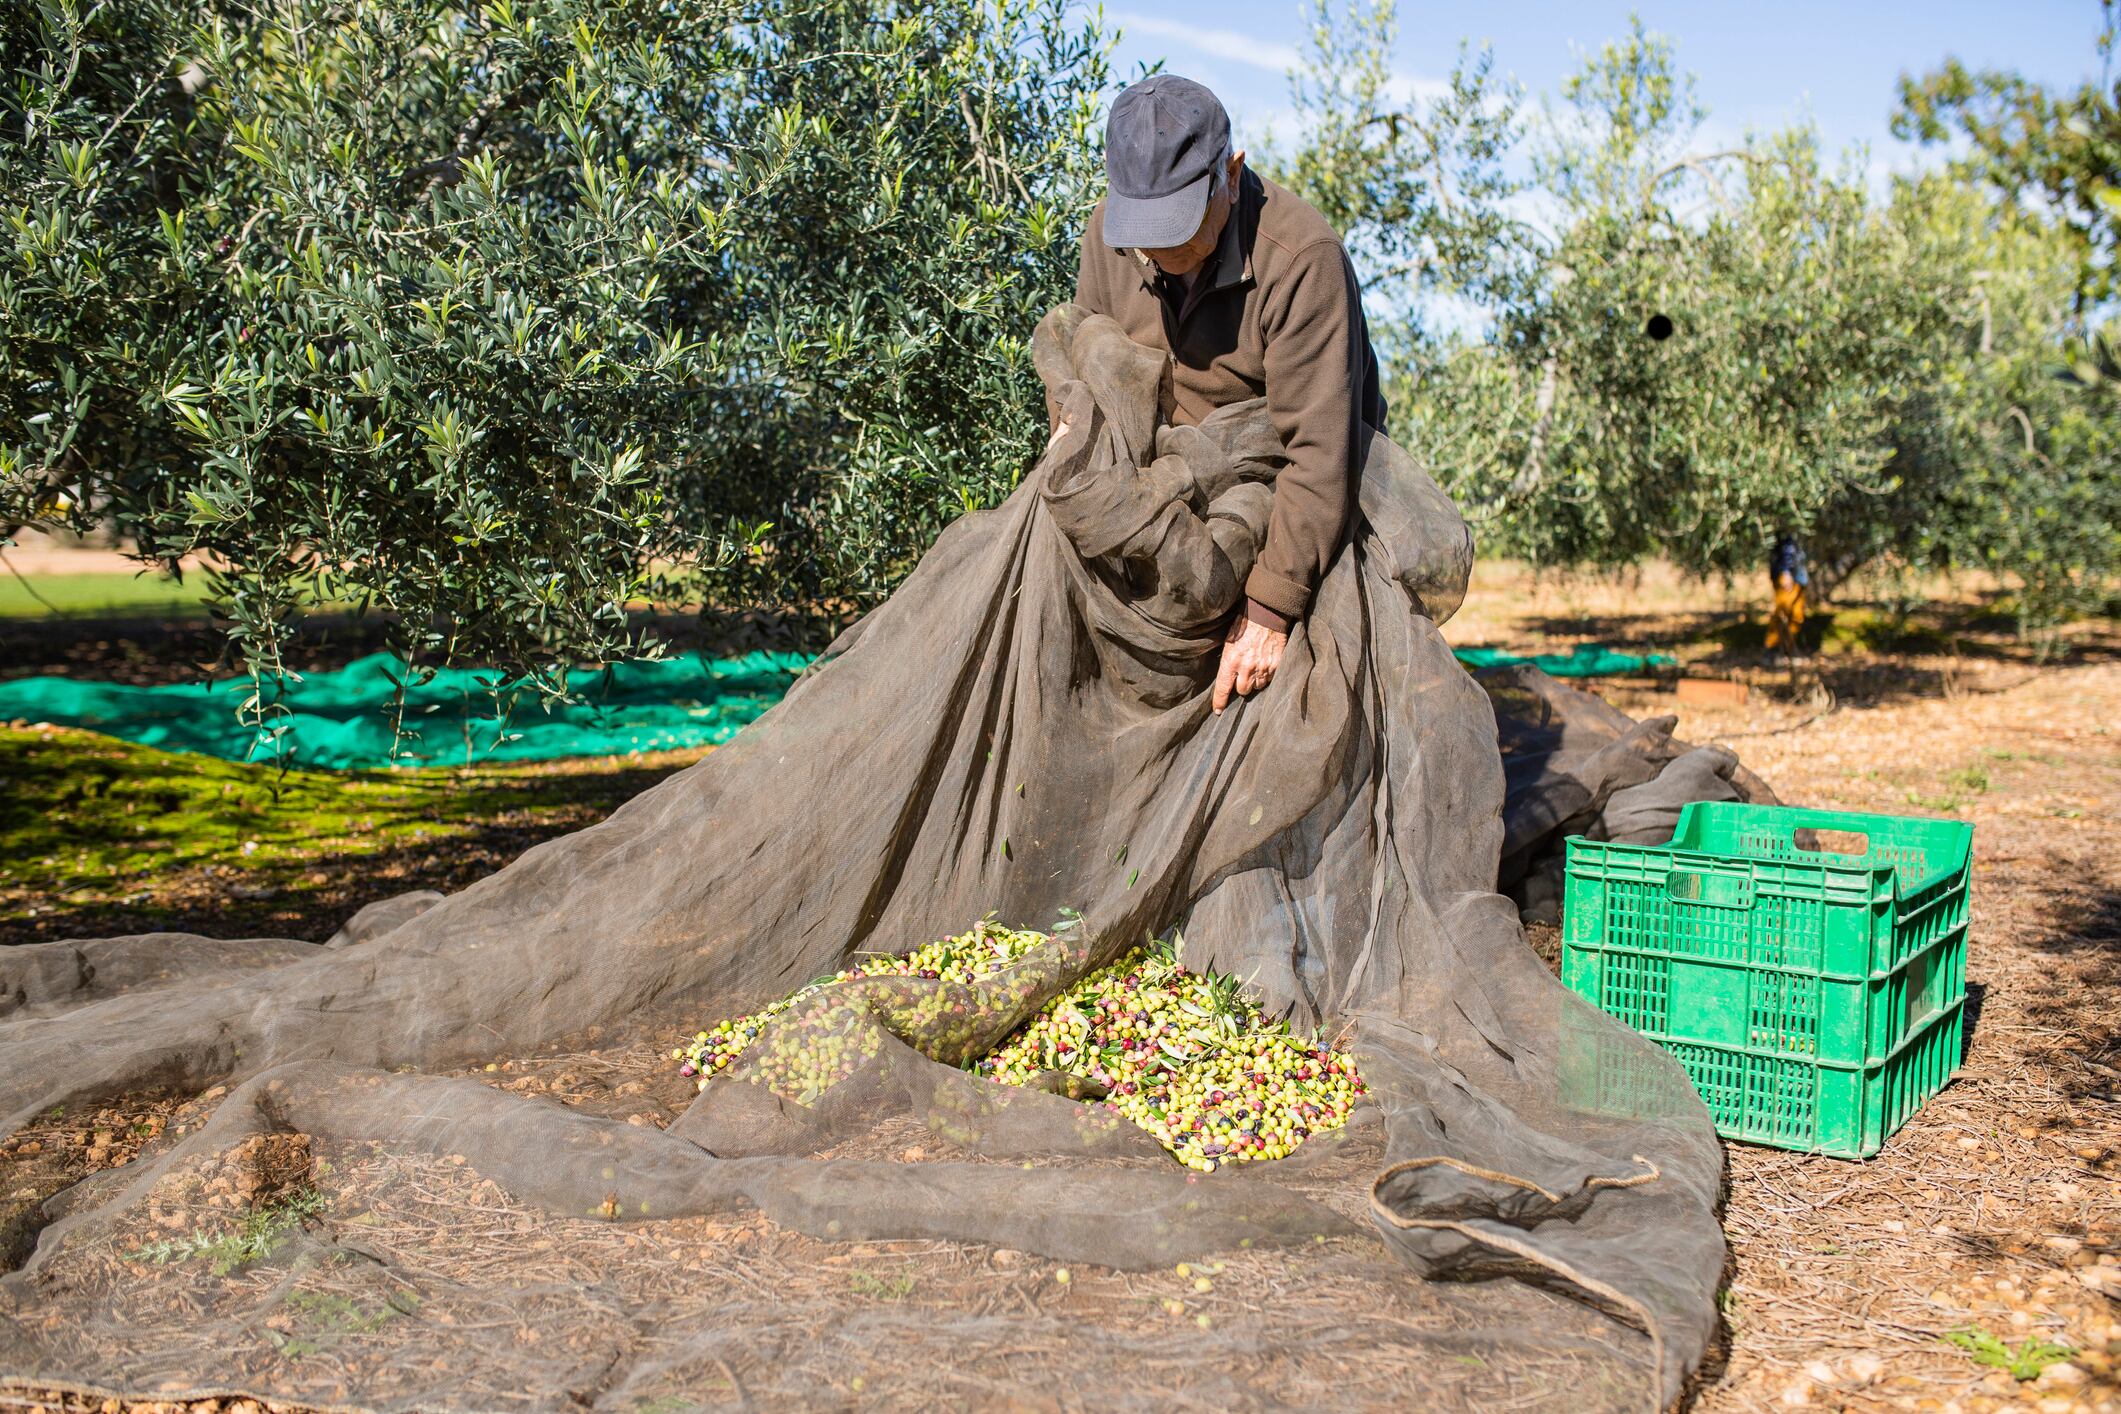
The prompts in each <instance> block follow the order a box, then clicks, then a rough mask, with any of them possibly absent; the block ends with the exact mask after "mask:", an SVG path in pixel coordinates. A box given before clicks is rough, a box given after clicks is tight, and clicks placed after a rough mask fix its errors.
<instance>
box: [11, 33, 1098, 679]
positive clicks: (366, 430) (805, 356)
mask: <svg viewBox="0 0 2121 1414" xmlns="http://www.w3.org/2000/svg"><path fill="white" fill-rule="evenodd" d="M0 24H5V25H6V26H7V32H6V38H7V41H8V45H9V49H10V52H11V53H20V54H24V55H27V56H29V58H28V62H27V63H25V64H24V65H23V66H22V67H21V68H20V69H19V70H18V75H17V80H16V82H15V84H14V86H13V87H12V88H11V89H10V90H9V91H8V92H7V94H6V95H5V97H4V99H0V101H4V103H5V104H6V109H5V114H4V118H5V121H6V123H7V124H8V125H9V126H10V127H11V128H14V129H16V130H17V131H18V132H19V134H20V139H21V140H20V141H10V142H9V143H8V144H6V145H5V146H4V147H0V214H4V216H5V219H6V223H7V235H6V239H7V240H8V242H9V243H10V244H9V248H8V249H7V250H6V255H7V257H8V258H7V259H6V260H5V262H4V263H0V319H4V320H5V324H4V335H5V337H4V341H0V516H4V517H5V520H6V523H8V524H14V525H19V524H23V523H51V522H53V521H54V520H58V521H62V522H64V523H66V524H70V525H72V526H74V527H76V528H81V527H85V526H87V525H89V524H92V523H107V524H110V525H113V526H115V527H117V528H118V529H119V530H121V531H123V532H124V533H126V534H128V535H130V536H131V537H133V538H134V539H135V540H136V541H137V543H138V545H139V547H140V549H141V551H142V553H143V554H145V555H147V556H150V557H153V558H162V559H166V558H173V557H175V556H177V555H180V554H183V553H186V552H192V551H203V552H207V553H208V554H210V555H211V556H212V557H213V558H214V559H215V560H216V561H217V562H218V563H219V564H221V565H222V566H224V567H225V569H224V571H223V572H222V573H221V574H220V575H219V576H218V577H217V580H216V589H217V591H218V593H219V596H220V600H221V606H222V608H223V610H224V611H225V613H226V614H227V618H228V623H229V626H230V632H231V634H232V636H233V637H234V639H235V641H236V644H237V646H238V648H239V649H240V651H241V653H242V654H243V656H244V657H245V658H246V660H247V661H249V662H250V663H251V665H252V666H253V667H254V668H257V669H259V670H261V672H263V673H265V674H268V675H269V674H270V672H271V670H272V669H274V668H275V667H277V665H278V662H279V657H278V655H279V651H280V645H281V642H282V641H283V639H284V637H285V634H286V631H287V626H288V624H289V620H290V617H291V615H293V614H294V613H295V612H297V611H298V610H299V608H300V607H301V605H302V604H303V603H304V602H305V601H307V600H309V599H312V598H314V597H315V596H316V595H317V594H318V593H319V592H328V593H330V594H332V595H334V596H338V597H340V598H352V599H354V600H357V601H359V602H362V603H364V604H367V605H370V606H372V607H374V608H375V609H377V610H379V611H383V612H385V613H386V614H387V616H388V621H389V622H392V623H394V624H395V625H397V629H396V633H397V636H398V640H399V645H400V646H401V647H402V648H403V649H404V650H405V651H407V653H408V654H412V655H419V656H424V657H425V658H426V659H427V660H429V661H433V660H438V659H441V658H463V657H474V658H478V659H481V660H485V661H490V662H494V663H497V664H499V665H501V666H502V667H503V668H505V669H507V670H509V671H510V672H512V673H515V674H535V673H539V672H542V671H544V670H546V669H549V668H550V667H552V666H553V665H555V664H559V663H563V662H566V661H570V660H573V661H579V660H591V661H594V660H600V659H609V658H614V657H618V656H622V655H628V654H636V653H641V652H644V651H652V649H653V645H652V644H648V643H645V642H643V641H642V640H641V638H640V636H639V634H638V633H637V632H636V631H635V630H634V629H633V628H632V627H631V626H630V624H629V620H628V617H627V615H626V613H625V607H624V606H625V604H626V602H627V601H628V599H629V598H631V597H634V596H636V595H639V594H641V593H644V592H649V591H652V590H656V589H658V588H660V589H663V590H665V591H668V592H674V593H680V594H682V595H685V596H690V597H699V596H701V595H706V596H709V597H711V598H713V599H714V600H716V601H717V602H720V603H723V604H731V603H752V604H756V603H761V602H775V601H780V602H798V603H802V604H804V605H806V606H813V607H814V606H816V605H818V604H819V603H821V602H826V601H829V603H833V604H841V605H845V606H848V607H856V608H858V607H860V606H862V605H864V604H866V603H869V602H873V601H874V600H875V599H877V598H878V597H880V596H881V595H883V594H885V593H887V592H888V591H889V589H890V588H891V586H892V585H893V584H894V583H895V582H896V580H897V578H898V577H900V576H902V575H903V574H904V573H905V572H906V570H907V569H908V568H909V567H910V565H911V562H912V560H913V559H914V558H915V557H916V556H917V555H918V553H919V552H920V550H921V549H922V548H924V547H925V546H926V544H927V543H928V542H929V540H931V539H932V538H933V536H934V534H935V532H936V531H937V530H938V529H939V528H940V527H941V525H942V524H944V523H945V522H946V521H947V520H948V519H949V518H950V517H951V516H952V515H955V514H960V513H962V512H963V510H964V509H965V508H966V507H967V506H973V505H979V504H983V503H986V502H989V501H992V500H993V499H995V498H997V497H998V496H999V495H1000V494H1002V493H1003V492H1005V491H1006V489H1007V488H1008V486H1009V485H1010V483H1011V481H1012V479H1013V478H1014V477H1015V476H1016V475H1019V474H1020V472H1021V470H1022V468H1023V466H1024V464H1025V462H1026V460H1027V459H1028V458H1029V456H1030V455H1031V454H1032V453H1034V452H1035V450H1036V445H1037V443H1036V439H1037V438H1038V436H1039V434H1040V432H1041V431H1042V428H1041V427H1040V426H1039V422H1038V417H1037V408H1038V406H1039V402H1038V394H1037V388H1036V380H1035V378H1034V376H1033V373H1032V370H1031V368H1030V361H1029V357H1028V348H1027V345H1028V334H1029V331H1030V328H1031V326H1032V325H1033V324H1034V323H1035V322H1036V320H1037V317H1038V316H1039V315H1040V314H1041V313H1042V312H1043V311H1044V309H1045V308H1046V307H1047V306H1048V305H1049V304H1051V303H1053V302H1055V301H1057V300H1059V299H1063V298H1065V297H1066V295H1067V292H1068V290H1069V288H1070V287H1071V283H1072V277H1073V247H1072V238H1071V237H1072V231H1073V230H1074V229H1076V228H1077V225H1078V223H1079V221H1080V218H1081V216H1082V213H1083V211H1084V210H1085V209H1086V208H1087V205H1088V203H1089V201H1090V200H1091V199H1093V197H1094V195H1095V185H1094V178H1095V175H1096V172H1095V163H1096V153H1095V149H1094V145H1093V143H1092V141H1091V134H1092V130H1093V127H1094V123H1095V119H1096V114H1097V107H1098V103H1099V95H1100V93H1101V90H1102V87H1103V84H1104V81H1105V77H1106V68H1105V55H1106V51H1107V47H1108V46H1107V43H1106V41H1105V39H1104V37H1103V36H1102V35H1101V34H1100V33H1099V32H1098V31H1097V29H1096V27H1095V25H1094V24H1090V23H1084V22H1080V21H1077V20H1075V19H1072V18H1071V17H1070V15H1069V13H1068V11H1067V9H1066V6H1065V5H1064V3H1063V2H1062V0H915V2H914V3H907V4H893V3H889V0H688V3H687V4H685V5H680V6H672V5H663V4H658V3H650V0H480V3H474V4H464V3H458V0H293V2H292V3H286V4H275V5H271V6H265V5H252V4H247V3H242V2H241V0H107V3H104V4H101V5H96V6H94V7H85V6H83V5H81V4H79V3H78V0H39V3H38V4H36V5H35V6H34V7H15V8H14V9H13V10H12V11H11V12H10V14H9V17H8V18H7V19H6V20H4V21H0ZM680 578H682V584H678V583H676V581H678V580H679V579H680ZM658 581H661V582H660V584H659V583H658Z"/></svg>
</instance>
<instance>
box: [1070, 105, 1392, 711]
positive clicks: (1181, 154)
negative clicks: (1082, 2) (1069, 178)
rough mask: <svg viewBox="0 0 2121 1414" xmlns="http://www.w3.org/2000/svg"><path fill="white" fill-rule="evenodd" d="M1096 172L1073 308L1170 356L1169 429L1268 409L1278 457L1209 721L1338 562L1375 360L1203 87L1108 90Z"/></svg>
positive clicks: (1299, 209)
mask: <svg viewBox="0 0 2121 1414" xmlns="http://www.w3.org/2000/svg"><path fill="white" fill-rule="evenodd" d="M1105 175H1106V192H1105V199H1104V200H1103V201H1101V202H1099V203H1098V205H1097V209H1096V210H1095V211H1093V212H1091V214H1090V224H1089V227H1088V229H1086V230H1085V231H1084V232H1083V253H1082V269H1081V273H1080V274H1079V275H1078V276H1077V277H1076V291H1075V302H1076V303H1077V304H1079V305H1081V306H1083V307H1084V308H1085V309H1088V310H1091V311H1093V312H1095V313H1098V314H1105V315H1110V316H1111V317H1112V318H1113V319H1115V320H1117V321H1118V322H1119V324H1120V326H1121V327H1122V328H1124V329H1125V330H1126V332H1127V335H1128V337H1129V338H1131V339H1133V340H1135V341H1136V342H1137V343H1141V344H1146V345H1149V346H1150V347H1152V348H1162V349H1167V350H1169V351H1170V353H1171V363H1172V382H1173V385H1174V392H1175V394H1176V401H1177V411H1176V414H1175V418H1176V420H1177V421H1179V422H1182V423H1197V422H1199V421H1200V420H1201V419H1202V418H1204V417H1206V416H1207V415H1208V414H1209V413H1210V412H1212V411H1213V410H1214V409H1216V408H1218V407H1221V406H1223V405H1225V404H1228V403H1234V402H1241V401H1243V400H1245V399H1247V398H1256V397H1260V396H1262V395H1264V396H1265V397H1266V400H1267V409H1268V412H1269V413H1270V414H1271V415H1272V417H1273V420H1274V425H1275V427H1276V428H1277V429H1278V430H1279V431H1280V433H1281V437H1282V442H1283V444H1284V446H1285V447H1286V448H1287V450H1288V456H1289V461H1288V465H1287V466H1285V467H1284V468H1283V469H1282V471H1281V472H1280V474H1279V475H1277V476H1276V478H1275V481H1274V509H1273V513H1272V515H1271V516H1270V518H1269V520H1268V525H1267V538H1266V542H1265V543H1264V544H1263V545H1262V546H1261V547H1260V553H1259V558H1258V561H1257V562H1256V563H1255V564H1254V566H1253V568H1252V572H1251V575H1250V576H1249V577H1248V578H1247V579H1246V581H1245V596H1246V599H1245V606H1244V610H1243V612H1242V613H1239V614H1238V615H1236V616H1235V618H1234V619H1233V621H1232V622H1231V625H1230V631H1229V633H1228V635H1227V637H1226V638H1225V641H1224V643H1223V651H1222V662H1221V665H1220V667H1219V669H1218V671H1217V673H1216V679H1215V693H1214V698H1213V702H1214V708H1215V710H1216V711H1217V712H1220V711H1222V710H1223V709H1224V708H1225V707H1226V706H1228V705H1229V702H1230V697H1231V694H1232V693H1233V692H1234V693H1236V694H1238V695H1240V696H1244V695H1249V694H1251V693H1253V692H1255V691H1257V690H1258V689H1260V688H1263V687H1265V686H1266V685H1267V684H1268V683H1269V682H1271V681H1273V678H1274V671H1275V668H1276V667H1277V666H1278V665H1279V664H1280V662H1281V656H1282V650H1283V649H1284V648H1286V647H1287V646H1288V642H1289V628H1290V626H1291V624H1293V623H1294V622H1295V621H1296V620H1299V619H1301V618H1303V617H1304V615H1305V613H1306V612H1307V611H1308V610H1309V608H1310V605H1311V595H1312V593H1313V592H1314V591H1315V590H1316V589H1317V587H1318V581H1319V579H1320V578H1321V577H1323V576H1324V574H1325V572H1326V567H1327V566H1328V565H1330V564H1331V563H1332V561H1333V556H1334V555H1335V553H1337V552H1338V551H1339V549H1340V545H1341V541H1342V538H1343V536H1344V535H1345V533H1346V531H1347V527H1348V521H1349V519H1350V517H1351V515H1352V513H1353V510H1354V506H1355V488H1356V477H1357V472H1358V470H1359V466H1358V460H1359V458H1360V457H1361V456H1362V449H1363V426H1364V424H1365V423H1367V424H1368V425H1369V426H1370V427H1373V428H1376V429H1378V430H1379V431H1382V430H1383V429H1384V424H1385V405H1384V399H1383V398H1382V397H1380V396H1379V395H1378V391H1377V356H1376V354H1375V353H1374V352H1373V351H1372V350H1371V348H1370V335H1369V330H1368V329H1367V328H1366V327H1365V325H1364V324H1363V317H1362V299H1361V293H1360V290H1359V289H1358V287H1357V285H1356V283H1355V270H1354V267H1353V266H1351V265H1350V264H1349V263H1348V255H1347V251H1346V250H1345V249H1344V248H1343V247H1342V245H1341V241H1340V236H1339V234H1338V233H1336V232H1335V231H1334V230H1333V228H1332V227H1331V226H1329V225H1327V224H1326V221H1325V218H1324V217H1322V216H1320V215H1319V214H1318V212H1317V211H1315V210H1313V209H1312V208H1311V207H1310V206H1309V205H1307V204H1306V203H1305V202H1303V201H1302V200H1301V199H1300V198H1298V197H1295V196H1292V195H1290V194H1289V193H1288V192H1286V191H1284V190H1282V188H1280V187H1278V186H1276V185H1275V184H1274V183H1272V182H1270V181H1267V180H1265V179H1264V178H1262V177H1260V176H1258V175H1257V174H1255V173H1253V172H1250V171H1248V170H1246V168H1245V154H1244V153H1243V152H1241V151H1235V150H1233V149H1232V147H1231V143H1230V118H1229V115H1228V114H1227V113H1226V112H1224V111H1223V106H1222V104H1221V102H1220V101H1218V100H1217V98H1216V97H1215V95H1214V94H1212V93H1210V92H1209V91H1208V90H1207V89H1206V88H1204V87H1202V86H1201V85H1200V84H1197V83H1194V82H1193V81H1192V80H1191V79H1182V78H1178V77H1176V76H1175V75H1171V74H1158V75H1155V76H1154V77H1151V78H1147V79H1144V80H1142V81H1141V82H1140V83H1137V84H1135V85H1133V86H1132V87H1130V88H1128V89H1127V90H1126V91H1125V92H1123V93H1121V94H1120V96H1119V98H1118V99H1117V100H1116V101H1115V102H1114V103H1113V105H1112V115H1111V118H1110V119H1109V120H1108V122H1107V124H1106V128H1105Z"/></svg>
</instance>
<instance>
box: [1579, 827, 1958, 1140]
mask: <svg viewBox="0 0 2121 1414" xmlns="http://www.w3.org/2000/svg"><path fill="white" fill-rule="evenodd" d="M1829 832H1831V833H1829ZM1854 836H1861V837H1862V838H1861V839H1856V838H1853V837H1854ZM1973 840H1974V827H1973V826H1972V825H1969V824H1967V823H1965V822H1964V821H1959V820H1917V819H1910V818H1907V817H1904V816H1898V815H1858V814H1851V813H1848V812H1844V811H1834V810H1796V809H1790V808H1787V807H1783V806H1766V805H1737V804H1726V803H1722V802H1701V803H1697V804H1693V805H1689V806H1687V807H1686V809H1685V810H1684V811H1683V812H1682V813H1681V815H1680V817H1679V829H1678V832H1677V833H1676V834H1674V835H1673V837H1672V842H1671V843H1670V844H1668V845H1625V844H1609V843H1604V842H1601V841H1597V840H1588V839H1584V838H1582V837H1580V836H1579V837H1575V838H1572V839H1570V840H1569V842H1568V887H1567V894H1566V901H1565V904H1564V908H1563V923H1562V964H1561V967H1562V971H1561V976H1562V981H1563V982H1565V983H1566V984H1567V985H1568V987H1569V989H1570V990H1571V991H1573V992H1575V993H1576V994H1577V995H1578V996H1580V997H1583V998H1584V999H1585V1000H1587V1001H1589V1002H1591V1003H1592V1004H1594V1005H1596V1006H1598V1007H1600V1008H1602V1009H1603V1010H1605V1011H1607V1012H1609V1013H1611V1014H1612V1015H1613V1016H1615V1017H1617V1018H1619V1019H1620V1020H1621V1021H1624V1022H1626V1023H1627V1024H1628V1025H1629V1026H1631V1027H1633V1028H1634V1029H1635V1030H1637V1031H1639V1032H1641V1033H1643V1034H1644V1035H1645V1036H1648V1037H1650V1038H1651V1039H1653V1040H1655V1041H1656V1042H1658V1043H1659V1044H1660V1045H1661V1046H1663V1047H1664V1049H1665V1050H1666V1051H1668V1052H1670V1053H1671V1055H1672V1056H1673V1057H1675V1058H1676V1059H1677V1060H1678V1061H1679V1063H1680V1065H1681V1066H1683V1067H1684V1068H1685V1070H1686V1072H1687V1075H1688V1076H1689V1078H1691V1079H1692V1080H1693V1082H1694V1086H1695V1088H1696V1089H1697V1090H1699V1091H1700V1092H1701V1098H1702V1099H1703V1100H1704V1101H1706V1102H1707V1104H1708V1107H1709V1111H1710V1113H1711V1114H1713V1115H1714V1116H1715V1119H1716V1129H1717V1132H1718V1133H1720V1134H1723V1135H1725V1136H1727V1137H1729V1138H1732V1139H1744V1140H1750V1141H1752V1142H1754V1143H1759V1144H1770V1145H1773V1146H1775V1147H1777V1148H1782V1149H1797V1150H1802V1151H1805V1152H1812V1153H1822V1154H1834V1155H1839V1156H1841V1157H1844V1158H1868V1157H1870V1156H1871V1155H1872V1154H1875V1153H1877V1152H1878V1149H1879V1147H1880V1146H1881V1145H1882V1144H1884V1143H1885V1140H1886V1138H1887V1136H1889V1135H1890V1134H1892V1132H1893V1131H1894V1130H1896V1129H1898V1128H1899V1127H1900V1126H1901V1125H1902V1124H1904V1123H1906V1122H1907V1120H1908V1118H1909V1116H1911V1115H1913V1114H1914V1113H1915V1111H1916V1110H1917V1109H1919V1108H1921V1107H1922V1105H1923V1104H1924V1103H1925V1102H1926V1101H1928V1099H1929V1098H1930V1097H1931V1096H1932V1095H1934V1094H1936V1093H1937V1092H1938V1091H1939V1090H1941V1089H1942V1088H1943V1087H1944V1084H1945V1082H1946V1081H1947V1080H1948V1079H1949V1078H1950V1077H1951V1074H1952V1071H1953V1070H1954V1069H1955V1068H1956V1067H1957V1066H1958V1064H1959V1057H1960V1054H1961V1049H1962V1046H1963V1043H1964V1027H1965V1010H1966V920H1967V884H1968V879H1969V877H1970V874H1971V863H1972V857H1973ZM1841 850H1846V851H1849V852H1847V853H1840V852H1835V851H1841ZM1618 1064H1619V1062H1618V1061H1616V1060H1614V1059H1613V1058H1612V1057H1609V1056H1604V1055H1601V1054H1599V1053H1597V1052H1595V1051H1594V1052H1592V1053H1588V1054H1579V1055H1575V1056H1571V1057H1566V1058H1565V1064H1564V1067H1563V1074H1564V1083H1565V1086H1566V1088H1567V1090H1568V1091H1569V1092H1571V1093H1570V1095H1569V1098H1571V1100H1572V1102H1583V1101H1585V1100H1586V1099H1588V1100H1589V1101H1590V1104H1589V1106H1588V1107H1590V1108H1600V1107H1601V1105H1600V1104H1599V1100H1600V1097H1601V1096H1603V1095H1607V1094H1608V1093H1609V1092H1610V1097H1611V1098H1612V1099H1614V1100H1616V1101H1621V1102H1622V1103H1624V1097H1623V1096H1622V1095H1621V1094H1620V1093H1619V1091H1620V1090H1621V1089H1623V1088H1624V1077H1623V1076H1622V1075H1621V1074H1620V1073H1619V1072H1618V1071H1617V1070H1616V1069H1615V1067H1616V1066H1617V1065H1618Z"/></svg>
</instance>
